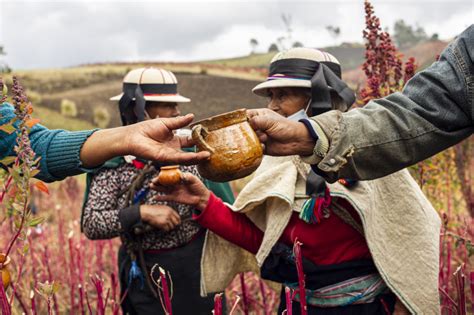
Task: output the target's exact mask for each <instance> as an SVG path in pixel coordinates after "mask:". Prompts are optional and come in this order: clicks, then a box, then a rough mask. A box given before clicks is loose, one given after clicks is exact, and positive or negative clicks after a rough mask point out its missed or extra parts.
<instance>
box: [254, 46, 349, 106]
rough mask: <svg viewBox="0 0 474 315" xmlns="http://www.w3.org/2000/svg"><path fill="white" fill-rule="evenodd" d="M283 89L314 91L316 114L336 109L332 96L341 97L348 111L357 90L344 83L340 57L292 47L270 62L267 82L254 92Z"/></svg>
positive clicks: (312, 93)
mask: <svg viewBox="0 0 474 315" xmlns="http://www.w3.org/2000/svg"><path fill="white" fill-rule="evenodd" d="M283 87H303V88H308V89H310V90H311V103H310V109H311V112H310V113H311V114H312V115H319V114H321V113H323V112H325V111H328V110H331V109H333V107H332V102H333V98H332V96H331V94H335V95H338V96H339V97H340V99H342V102H343V103H344V104H345V106H344V107H345V108H349V107H350V106H351V105H352V104H353V103H354V101H355V94H354V91H352V90H351V89H350V88H349V86H348V85H347V84H346V83H345V82H343V81H342V80H341V65H340V64H339V61H338V60H337V59H336V57H334V56H333V55H331V54H329V53H327V52H324V51H321V50H318V49H313V48H292V49H289V50H287V51H283V52H279V53H278V54H276V55H275V57H273V59H272V61H271V62H270V69H269V74H268V77H267V80H266V81H264V82H262V83H260V84H258V85H257V86H256V87H254V88H253V90H252V92H254V93H255V94H257V95H259V96H267V95H268V91H267V90H268V89H269V88H283Z"/></svg>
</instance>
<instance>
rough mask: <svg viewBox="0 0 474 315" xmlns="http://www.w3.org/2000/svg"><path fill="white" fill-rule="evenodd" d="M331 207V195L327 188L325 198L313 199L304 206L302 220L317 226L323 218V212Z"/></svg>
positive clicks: (301, 213) (301, 214)
mask: <svg viewBox="0 0 474 315" xmlns="http://www.w3.org/2000/svg"><path fill="white" fill-rule="evenodd" d="M330 205H331V194H330V193H329V189H328V188H326V190H325V192H324V196H318V197H315V198H314V197H313V198H311V199H308V200H306V201H305V203H304V204H303V207H302V208H301V212H300V219H301V220H303V221H305V222H306V223H310V224H317V223H319V222H321V219H322V218H323V210H324V209H326V208H328V207H329V206H330Z"/></svg>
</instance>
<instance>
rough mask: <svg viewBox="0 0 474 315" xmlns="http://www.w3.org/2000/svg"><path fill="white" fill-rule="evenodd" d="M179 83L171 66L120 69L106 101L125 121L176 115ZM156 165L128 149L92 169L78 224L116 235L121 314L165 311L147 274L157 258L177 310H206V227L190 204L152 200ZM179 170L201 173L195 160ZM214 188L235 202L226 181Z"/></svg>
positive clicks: (93, 234)
mask: <svg viewBox="0 0 474 315" xmlns="http://www.w3.org/2000/svg"><path fill="white" fill-rule="evenodd" d="M177 85H178V82H177V80H176V77H175V76H174V74H173V73H172V72H170V71H166V70H163V69H154V68H141V69H135V70H132V71H130V72H129V73H128V74H127V75H126V76H125V78H124V82H123V93H122V94H121V95H118V96H116V97H113V98H111V100H116V101H118V103H119V109H120V114H121V118H122V122H123V124H124V125H130V124H134V123H136V122H139V121H142V120H146V119H153V118H157V117H163V118H165V117H176V116H178V115H179V114H180V111H179V109H178V103H185V102H189V101H190V100H189V99H188V98H186V97H183V96H181V95H180V94H178V91H177ZM161 166H162V165H159V164H156V163H151V162H150V161H146V160H141V159H137V158H135V157H132V156H125V157H122V158H117V159H114V160H111V161H109V162H107V163H106V164H105V165H104V167H102V168H101V169H100V170H98V171H96V172H95V174H93V175H91V176H89V178H88V179H89V180H88V184H89V185H88V186H89V189H88V192H87V195H86V200H85V204H84V209H83V217H82V228H83V231H84V233H85V234H86V236H87V237H88V238H90V239H109V238H113V237H117V236H120V238H121V240H122V246H121V247H120V250H119V257H118V261H119V273H120V275H119V277H120V284H121V289H122V293H123V294H125V299H124V302H123V305H122V307H123V311H124V313H125V314H140V315H141V314H164V311H163V307H162V305H161V303H160V299H159V297H158V294H157V288H156V287H155V285H154V284H153V283H152V281H151V279H150V271H151V268H152V267H153V266H154V265H155V264H158V265H159V266H160V267H162V268H163V269H165V270H166V271H168V272H169V273H170V275H171V278H172V284H173V292H174V295H173V299H172V307H173V313H174V314H183V315H184V314H210V312H211V310H212V308H213V299H212V298H210V297H206V298H202V297H201V296H200V272H199V270H200V260H201V253H202V248H203V242H204V235H205V229H204V228H202V227H201V226H200V225H199V224H198V223H197V222H195V221H193V220H192V219H191V215H192V209H193V206H189V205H186V204H182V203H174V202H157V201H156V200H155V197H156V196H157V193H156V192H154V191H150V190H149V189H148V186H149V184H150V182H151V179H152V178H153V177H155V176H157V175H158V173H159V171H160V167H161ZM180 170H181V171H182V172H190V173H192V174H194V175H196V176H198V173H197V171H196V167H195V166H180ZM213 187H214V188H215V187H216V185H214V186H213ZM214 191H215V192H216V193H217V194H219V195H221V197H222V198H227V199H228V200H229V201H230V202H232V201H233V197H232V195H231V194H229V192H230V187H229V186H228V185H227V184H221V185H218V186H217V189H214ZM152 276H154V277H156V276H157V275H152ZM125 292H126V293H125Z"/></svg>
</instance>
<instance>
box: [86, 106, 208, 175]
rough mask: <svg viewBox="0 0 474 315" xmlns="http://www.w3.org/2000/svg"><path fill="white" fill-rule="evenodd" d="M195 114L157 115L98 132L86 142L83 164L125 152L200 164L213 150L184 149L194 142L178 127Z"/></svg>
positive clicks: (164, 161) (155, 158)
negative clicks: (195, 151) (173, 116)
mask: <svg viewBox="0 0 474 315" xmlns="http://www.w3.org/2000/svg"><path fill="white" fill-rule="evenodd" d="M193 118H194V115H192V114H188V115H186V116H179V117H175V118H157V119H152V120H147V121H142V122H139V123H136V124H133V125H128V126H125V127H118V128H110V129H103V130H98V131H96V132H94V133H93V134H92V135H91V136H90V137H89V138H88V139H87V141H86V142H85V143H84V145H83V146H82V149H81V153H80V159H81V162H82V166H84V167H89V168H90V167H95V166H98V165H100V164H102V163H104V162H105V161H107V160H109V159H111V158H113V157H116V156H124V155H135V156H137V157H141V158H143V159H146V160H151V161H157V162H161V163H169V164H186V165H189V164H197V163H198V162H200V161H203V160H206V159H208V158H209V155H210V154H209V152H206V151H203V152H198V153H194V152H183V151H181V150H180V149H181V148H183V147H189V146H192V145H194V143H193V141H192V140H191V138H189V137H180V136H177V135H175V134H174V133H173V131H174V130H176V129H180V128H183V127H185V126H187V125H188V124H189V123H191V122H192V121H193Z"/></svg>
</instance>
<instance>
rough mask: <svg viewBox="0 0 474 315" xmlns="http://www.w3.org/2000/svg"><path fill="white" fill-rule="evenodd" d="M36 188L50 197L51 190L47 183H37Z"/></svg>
mask: <svg viewBox="0 0 474 315" xmlns="http://www.w3.org/2000/svg"><path fill="white" fill-rule="evenodd" d="M35 187H36V188H38V189H39V190H41V191H42V192H44V193H46V194H48V195H49V190H48V186H46V184H45V183H43V182H36V183H35Z"/></svg>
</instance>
